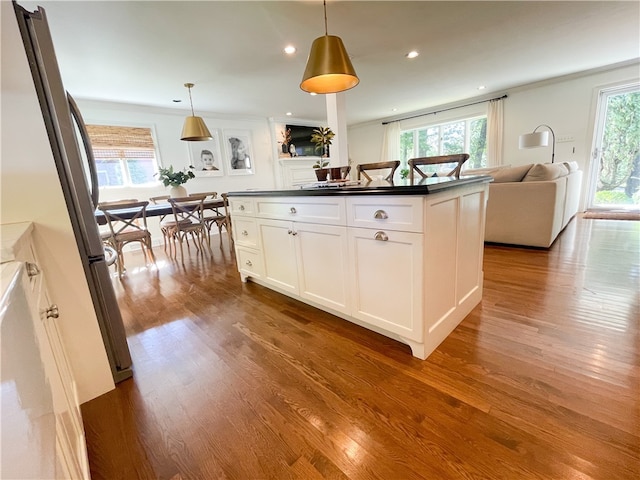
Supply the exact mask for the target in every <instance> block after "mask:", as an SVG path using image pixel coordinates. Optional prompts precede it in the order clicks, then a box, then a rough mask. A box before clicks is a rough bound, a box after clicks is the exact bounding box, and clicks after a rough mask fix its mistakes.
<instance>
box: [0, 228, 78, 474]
mask: <svg viewBox="0 0 640 480" xmlns="http://www.w3.org/2000/svg"><path fill="white" fill-rule="evenodd" d="M32 228H33V227H32V224H30V223H16V224H9V225H3V226H2V261H3V262H6V261H21V262H25V263H26V271H27V273H28V277H29V286H28V288H29V290H30V291H29V292H28V293H29V295H28V297H27V298H28V302H29V304H30V307H31V313H32V315H33V318H34V319H35V322H36V327H37V328H36V329H35V332H36V335H37V336H38V337H39V338H38V340H39V344H40V350H41V356H42V361H43V363H44V370H45V373H46V377H47V380H48V384H49V387H50V389H51V395H52V400H53V411H54V413H55V445H51V446H50V447H51V452H55V465H56V477H55V478H74V479H76V478H78V479H79V478H89V466H88V460H87V450H86V443H85V435H84V428H83V425H82V416H81V413H80V406H79V402H78V396H77V390H76V383H75V380H74V377H73V374H72V371H71V368H70V366H69V362H68V359H67V354H66V350H65V346H64V343H63V342H62V339H61V337H60V333H59V331H58V326H57V323H56V322H57V319H58V316H59V315H61V314H64V312H58V309H57V307H56V305H55V304H53V303H51V300H50V298H49V295H48V292H47V279H46V272H44V271H42V270H41V269H40V266H39V265H40V262H39V261H38V258H37V252H36V251H35V249H34V248H33V244H32V242H31V231H32ZM3 440H5V439H4V438H3ZM52 460H53V459H52Z"/></svg>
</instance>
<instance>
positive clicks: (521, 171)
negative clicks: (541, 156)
mask: <svg viewBox="0 0 640 480" xmlns="http://www.w3.org/2000/svg"><path fill="white" fill-rule="evenodd" d="M532 165H533V163H529V164H528V165H519V166H517V167H511V168H503V169H500V170H497V171H495V172H491V173H490V174H489V175H491V176H492V177H493V181H494V182H495V183H506V182H520V181H522V179H523V178H524V176H525V175H526V174H527V172H528V171H529V169H530V168H531V166H532Z"/></svg>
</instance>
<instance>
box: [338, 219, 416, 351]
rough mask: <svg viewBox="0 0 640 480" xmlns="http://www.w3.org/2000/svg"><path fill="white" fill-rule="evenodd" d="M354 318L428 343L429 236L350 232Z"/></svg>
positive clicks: (363, 229)
mask: <svg viewBox="0 0 640 480" xmlns="http://www.w3.org/2000/svg"><path fill="white" fill-rule="evenodd" d="M349 254H350V257H351V261H352V264H353V271H352V285H351V289H352V292H353V299H352V301H353V310H352V315H353V316H354V317H355V318H357V319H359V320H362V321H364V322H366V323H368V324H371V325H374V326H376V327H380V328H382V329H384V330H386V331H388V332H392V333H395V334H397V335H400V336H402V337H405V338H408V339H410V340H415V341H418V342H421V341H422V340H423V337H424V333H423V327H422V315H423V302H422V295H423V269H424V267H423V235H422V234H421V233H409V232H396V231H383V230H373V229H365V228H352V229H350V230H349Z"/></svg>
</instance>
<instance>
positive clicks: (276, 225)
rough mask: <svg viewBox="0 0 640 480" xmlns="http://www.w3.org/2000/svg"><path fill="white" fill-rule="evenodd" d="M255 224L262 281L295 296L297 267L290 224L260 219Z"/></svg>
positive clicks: (296, 291) (296, 292) (291, 225)
mask: <svg viewBox="0 0 640 480" xmlns="http://www.w3.org/2000/svg"><path fill="white" fill-rule="evenodd" d="M257 224H258V235H259V238H260V244H261V245H262V251H263V255H264V258H263V260H264V277H263V280H264V281H265V282H267V283H270V284H272V285H274V286H275V287H278V288H280V289H282V290H284V291H285V292H288V293H292V294H296V295H297V294H298V266H297V260H296V254H295V245H294V238H295V237H294V235H293V224H292V222H285V221H282V220H266V219H260V220H258V222H257Z"/></svg>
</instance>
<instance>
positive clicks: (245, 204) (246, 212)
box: [229, 197, 255, 217]
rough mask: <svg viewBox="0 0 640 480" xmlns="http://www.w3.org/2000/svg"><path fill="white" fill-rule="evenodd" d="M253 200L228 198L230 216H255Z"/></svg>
mask: <svg viewBox="0 0 640 480" xmlns="http://www.w3.org/2000/svg"><path fill="white" fill-rule="evenodd" d="M254 208H255V207H254V204H253V199H251V198H247V197H229V210H230V214H231V216H234V215H235V216H248V217H252V216H253V215H254V214H255V210H254Z"/></svg>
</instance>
